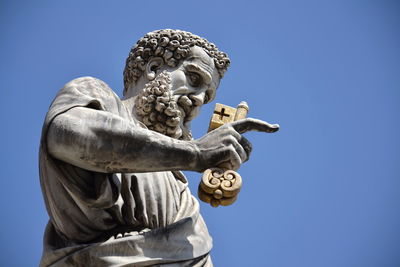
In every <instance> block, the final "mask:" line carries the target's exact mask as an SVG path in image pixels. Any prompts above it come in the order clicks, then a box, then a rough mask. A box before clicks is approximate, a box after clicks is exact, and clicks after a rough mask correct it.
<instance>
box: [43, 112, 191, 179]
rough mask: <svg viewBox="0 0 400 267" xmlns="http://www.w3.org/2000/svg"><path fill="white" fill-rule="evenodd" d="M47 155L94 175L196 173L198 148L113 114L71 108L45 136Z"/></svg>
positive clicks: (56, 119)
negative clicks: (116, 173) (181, 171)
mask: <svg viewBox="0 0 400 267" xmlns="http://www.w3.org/2000/svg"><path fill="white" fill-rule="evenodd" d="M47 145H48V150H49V153H50V154H51V155H52V156H53V157H55V158H57V159H60V160H62V161H65V162H68V163H70V164H73V165H75V166H78V167H81V168H84V169H88V170H92V171H97V172H154V171H172V170H195V169H196V167H195V165H196V164H195V162H196V157H197V154H198V152H197V149H196V147H195V146H194V145H193V143H192V142H187V141H180V140H176V139H172V138H169V137H167V136H164V135H161V134H159V133H156V132H153V131H150V130H147V129H143V128H140V127H138V126H137V125H135V124H134V123H132V122H130V121H128V120H125V119H123V118H121V117H119V116H116V115H114V114H111V113H108V112H104V111H98V110H94V109H88V108H80V107H78V108H73V109H71V110H69V111H68V112H66V113H64V114H60V115H58V116H57V117H56V118H55V119H54V120H53V122H52V123H51V125H50V126H49V130H48V134H47Z"/></svg>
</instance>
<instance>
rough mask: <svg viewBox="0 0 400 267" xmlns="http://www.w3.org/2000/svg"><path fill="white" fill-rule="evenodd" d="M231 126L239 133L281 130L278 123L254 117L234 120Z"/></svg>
mask: <svg viewBox="0 0 400 267" xmlns="http://www.w3.org/2000/svg"><path fill="white" fill-rule="evenodd" d="M231 126H232V127H233V128H234V129H235V130H236V131H237V132H238V133H241V134H242V133H246V132H250V131H257V132H265V133H274V132H276V131H278V130H279V125H278V124H270V123H268V122H265V121H262V120H257V119H253V118H247V119H243V120H238V121H235V122H232V123H231Z"/></svg>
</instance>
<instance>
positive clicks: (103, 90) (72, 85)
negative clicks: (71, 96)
mask: <svg viewBox="0 0 400 267" xmlns="http://www.w3.org/2000/svg"><path fill="white" fill-rule="evenodd" d="M71 91H72V92H75V93H77V94H85V95H93V96H101V95H102V94H105V95H107V96H112V97H117V95H116V94H115V93H114V91H113V90H112V89H111V88H110V87H109V86H108V84H106V83H105V82H104V81H102V80H100V79H97V78H94V77H90V76H86V77H80V78H76V79H74V80H72V81H70V82H68V83H67V84H66V85H64V87H63V88H62V89H61V90H60V92H59V94H58V95H60V94H62V93H67V92H68V93H71Z"/></svg>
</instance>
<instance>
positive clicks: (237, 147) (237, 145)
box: [232, 142, 248, 164]
mask: <svg viewBox="0 0 400 267" xmlns="http://www.w3.org/2000/svg"><path fill="white" fill-rule="evenodd" d="M232 145H233V147H234V148H235V150H236V153H237V155H239V157H240V164H242V163H243V162H245V161H247V159H248V156H247V152H246V150H245V149H244V148H243V147H242V145H241V144H240V143H239V142H235V143H233V144H232Z"/></svg>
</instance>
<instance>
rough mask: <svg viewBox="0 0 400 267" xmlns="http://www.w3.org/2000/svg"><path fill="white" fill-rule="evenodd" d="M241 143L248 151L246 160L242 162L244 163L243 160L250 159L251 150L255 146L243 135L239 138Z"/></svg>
mask: <svg viewBox="0 0 400 267" xmlns="http://www.w3.org/2000/svg"><path fill="white" fill-rule="evenodd" d="M239 143H240V145H241V146H242V147H243V149H244V151H245V152H246V158H245V159H244V160H242V163H243V162H246V161H248V160H249V158H250V154H251V151H252V150H253V146H252V144H251V143H250V141H249V140H247V138H246V137H244V136H241V138H240V139H239Z"/></svg>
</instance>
